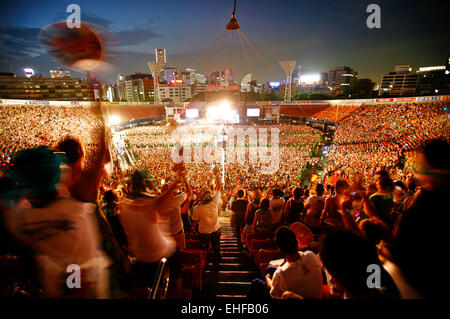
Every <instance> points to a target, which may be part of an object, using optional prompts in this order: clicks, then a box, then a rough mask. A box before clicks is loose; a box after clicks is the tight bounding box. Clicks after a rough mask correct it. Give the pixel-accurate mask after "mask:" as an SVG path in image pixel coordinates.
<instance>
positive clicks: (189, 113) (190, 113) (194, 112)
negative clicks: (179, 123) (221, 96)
mask: <svg viewBox="0 0 450 319" xmlns="http://www.w3.org/2000/svg"><path fill="white" fill-rule="evenodd" d="M186 118H188V119H196V118H198V109H187V110H186Z"/></svg>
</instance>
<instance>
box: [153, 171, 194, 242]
mask: <svg viewBox="0 0 450 319" xmlns="http://www.w3.org/2000/svg"><path fill="white" fill-rule="evenodd" d="M179 175H180V177H181V181H182V183H183V185H184V187H185V188H186V192H181V193H180V192H178V191H177V190H176V189H174V190H173V191H172V193H171V194H169V195H168V198H167V200H165V201H162V202H161V203H160V205H159V207H158V210H159V217H160V221H159V224H160V230H161V232H162V233H163V234H165V235H166V236H169V237H171V238H172V239H173V240H175V242H176V248H177V249H178V250H180V249H184V248H186V237H185V233H184V229H183V220H182V216H181V209H182V206H183V204H184V203H185V202H186V200H188V199H189V198H190V196H191V194H192V190H191V187H190V185H189V182H188V181H187V180H186V172H185V171H184V170H183V171H181V172H179ZM168 189H169V185H168V184H164V185H163V187H162V188H161V192H162V193H166V192H167V191H168Z"/></svg>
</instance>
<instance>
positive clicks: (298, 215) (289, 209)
mask: <svg viewBox="0 0 450 319" xmlns="http://www.w3.org/2000/svg"><path fill="white" fill-rule="evenodd" d="M292 195H293V197H292V198H290V199H289V200H288V201H287V203H286V205H285V206H284V211H283V222H284V224H286V225H290V224H292V223H295V222H298V221H303V217H304V215H303V213H304V208H305V206H304V204H303V202H302V201H301V198H302V196H303V189H301V188H300V187H296V188H294V190H293V191H292Z"/></svg>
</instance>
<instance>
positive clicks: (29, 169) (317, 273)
mask: <svg viewBox="0 0 450 319" xmlns="http://www.w3.org/2000/svg"><path fill="white" fill-rule="evenodd" d="M0 110H1V113H2V117H1V119H0V121H1V128H2V131H1V134H0V139H1V152H2V163H1V164H2V172H3V174H2V176H1V178H0V199H1V202H0V210H1V213H2V214H1V216H0V217H1V219H0V220H1V236H2V239H1V241H0V242H1V247H0V248H1V251H0V255H1V258H0V267H2V271H1V274H2V275H1V281H0V282H1V286H2V287H1V288H2V296H29V297H50V298H55V297H57V298H133V297H136V296H141V297H142V294H139V293H138V291H140V290H139V289H140V288H142V289H144V291H145V289H146V288H147V287H149V286H151V284H152V283H153V279H154V277H155V274H156V273H157V267H158V264H159V261H160V260H161V259H162V258H167V259H168V265H169V269H170V279H171V280H170V288H171V289H173V290H178V291H182V290H183V289H184V288H186V287H187V286H188V284H187V282H186V281H187V279H188V278H189V276H186V273H189V274H191V275H192V276H193V277H195V275H194V274H198V271H197V270H198V268H199V267H200V268H201V265H202V264H204V260H203V261H202V259H200V260H196V261H195V262H193V265H190V266H189V267H191V268H189V267H188V266H186V258H188V257H186V256H189V258H193V255H194V252H193V251H192V250H190V249H189V248H190V247H189V244H188V243H189V242H191V241H192V240H194V241H195V238H197V239H198V240H199V243H200V246H199V248H200V250H202V251H205V254H207V255H208V256H209V257H211V258H212V260H213V261H214V263H216V264H217V263H219V262H220V260H221V256H220V250H219V249H220V248H219V242H220V236H221V231H220V223H219V212H220V210H222V209H229V210H231V222H232V225H233V227H234V229H235V232H236V234H237V235H238V236H239V238H240V239H241V241H242V249H244V250H245V249H247V250H249V252H250V251H251V250H252V247H253V243H254V242H255V241H258V240H259V241H263V242H267V243H269V244H270V245H274V246H275V247H276V249H277V252H278V253H280V254H281V255H282V257H283V260H284V261H283V262H282V263H281V264H279V265H276V266H275V267H268V268H267V270H266V271H265V272H264V277H263V278H260V279H257V280H255V281H254V282H252V285H251V288H250V291H249V293H248V297H249V298H324V295H325V292H324V288H323V285H326V286H327V287H328V289H329V292H328V293H327V294H326V295H327V296H328V297H329V298H414V297H418V298H423V297H425V298H430V297H431V298H442V297H446V296H448V286H449V282H448V276H445V273H443V271H439V269H445V265H446V264H447V263H448V261H447V259H446V258H445V257H446V256H445V253H444V251H445V248H446V246H447V243H448V239H447V238H446V236H445V234H446V227H447V226H448V225H449V215H448V214H446V213H445V212H446V203H445V202H446V198H445V195H447V194H448V191H449V174H450V173H449V172H450V167H449V164H448V163H449V161H448V158H449V156H450V154H449V152H450V145H449V142H448V141H449V136H450V132H449V126H448V116H449V115H448V109H447V108H446V106H443V105H440V104H436V103H431V104H401V105H394V104H393V105H384V106H379V105H367V106H363V107H361V108H360V109H358V110H357V111H355V112H354V114H353V113H352V114H350V116H348V117H347V118H346V119H344V120H343V122H342V123H340V125H339V127H338V129H337V131H336V134H335V139H334V147H333V148H332V150H331V151H330V155H329V162H328V166H327V168H326V169H327V172H328V173H329V175H331V174H333V175H332V176H330V177H329V178H328V179H326V180H325V181H324V182H323V183H320V181H316V182H315V183H311V184H309V183H307V184H306V186H305V185H303V186H301V183H300V181H299V180H297V175H298V173H299V171H300V169H301V167H303V166H304V165H305V164H306V163H310V164H316V163H317V162H318V161H319V160H320V158H317V157H311V156H310V153H311V149H312V147H313V144H315V143H318V142H319V136H320V134H319V133H318V132H317V130H314V129H311V128H309V127H302V126H291V125H283V124H282V125H280V126H279V128H280V167H279V171H278V172H277V173H276V174H273V175H267V174H266V175H265V174H262V173H260V172H261V171H260V166H258V165H259V164H257V165H252V164H248V163H244V164H238V165H231V164H227V165H226V169H225V171H226V178H225V185H223V183H222V178H221V171H220V163H216V165H215V166H211V165H209V164H206V163H185V164H175V165H174V163H173V162H172V158H171V146H173V145H174V144H175V143H176V142H177V141H172V140H170V138H169V136H170V130H171V129H173V128H170V127H146V128H135V129H131V130H128V131H126V132H125V144H126V145H127V148H128V149H129V150H130V151H131V152H132V153H133V154H134V155H135V156H134V157H135V158H134V160H135V163H134V167H132V169H130V170H128V171H126V172H123V171H120V166H119V165H117V163H118V162H117V159H115V158H114V156H113V158H110V157H111V156H110V154H115V153H114V152H112V153H111V152H109V151H108V147H109V146H110V145H111V143H108V142H107V141H108V140H109V139H110V132H109V129H108V128H107V127H105V125H104V124H103V123H104V122H102V121H101V120H100V119H98V118H96V117H95V116H94V115H93V114H94V113H96V114H98V112H94V113H92V112H91V111H89V110H86V109H82V108H62V107H61V108H58V107H42V106H25V107H23V106H20V107H13V106H1V107H0ZM374 119H376V120H374ZM111 160H112V161H113V162H114V164H115V165H114V171H113V173H112V174H111V175H109V176H105V175H106V172H105V168H104V167H105V164H106V163H108V162H110V161H111ZM87 164H88V165H87ZM224 187H225V188H224ZM299 223H301V224H299ZM299 225H300V226H299ZM305 238H309V239H310V240H309V242H308V244H307V245H305V247H302V249H300V251H299V246H300V244H304V242H305V241H306V239H305ZM317 241H318V242H317ZM444 247H445V248H444ZM423 254H426V255H427V256H429V257H428V258H424V256H421V255H423ZM200 256H204V255H203V253H200ZM189 258H188V259H189ZM374 265H375V268H376V267H379V268H378V269H381V272H382V273H381V285H377V284H375V285H373V286H369V285H368V284H367V283H368V280H367V276H368V273H367V271H368V266H374ZM272 266H273V265H272ZM77 267H78V268H77ZM74 269H75V270H77V269H79V270H80V272H79V273H80V274H81V279H80V280H81V285H80V286H81V287H82V288H80V289H70V288H71V287H72V288H73V286H71V285H74V286H76V285H77V279H76V278H75V279H73V278H72V277H71V278H72V279H73V282H71V281H70V280H69V279H68V278H67V276H68V275H69V274H70V273H71V272H73V271H74ZM189 271H191V272H189ZM200 273H201V271H200ZM322 274H324V275H325V276H326V280H323V278H322ZM69 283H70V284H69Z"/></svg>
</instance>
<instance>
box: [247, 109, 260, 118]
mask: <svg viewBox="0 0 450 319" xmlns="http://www.w3.org/2000/svg"><path fill="white" fill-rule="evenodd" d="M259 111H260V110H259V109H247V117H259Z"/></svg>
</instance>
